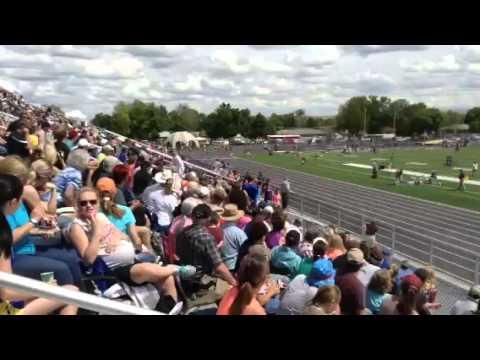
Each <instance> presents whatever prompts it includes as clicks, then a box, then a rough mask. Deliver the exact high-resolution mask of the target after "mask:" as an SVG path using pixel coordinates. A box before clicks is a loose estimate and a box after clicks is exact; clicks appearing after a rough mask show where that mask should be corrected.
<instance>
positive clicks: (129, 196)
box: [112, 164, 135, 206]
mask: <svg viewBox="0 0 480 360" xmlns="http://www.w3.org/2000/svg"><path fill="white" fill-rule="evenodd" d="M129 171H130V169H129V167H128V166H127V165H123V164H120V165H116V166H114V168H113V170H112V178H113V181H115V185H116V186H117V189H118V190H119V191H117V195H116V197H115V202H116V203H117V204H119V205H124V206H129V205H130V204H131V202H132V201H133V200H134V199H135V196H134V195H133V193H132V192H131V190H130V189H129V188H128V174H129Z"/></svg>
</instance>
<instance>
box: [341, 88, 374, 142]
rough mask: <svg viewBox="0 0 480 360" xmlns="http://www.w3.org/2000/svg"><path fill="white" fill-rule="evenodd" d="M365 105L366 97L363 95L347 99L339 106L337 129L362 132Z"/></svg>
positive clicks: (354, 132) (366, 104)
mask: <svg viewBox="0 0 480 360" xmlns="http://www.w3.org/2000/svg"><path fill="white" fill-rule="evenodd" d="M367 107H368V99H367V98H366V97H365V96H356V97H353V98H351V99H349V100H348V101H347V102H346V103H345V104H343V105H341V106H340V109H339V111H338V115H337V129H338V130H348V131H349V132H350V133H352V134H359V133H360V132H362V131H363V128H364V116H365V110H366V109H367ZM367 119H368V118H367Z"/></svg>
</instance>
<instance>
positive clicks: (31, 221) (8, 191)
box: [0, 174, 81, 286]
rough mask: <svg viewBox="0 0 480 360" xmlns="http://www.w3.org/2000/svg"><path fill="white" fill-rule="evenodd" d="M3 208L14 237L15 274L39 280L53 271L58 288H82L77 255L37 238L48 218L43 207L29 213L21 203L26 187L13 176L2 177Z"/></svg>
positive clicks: (0, 180)
mask: <svg viewBox="0 0 480 360" xmlns="http://www.w3.org/2000/svg"><path fill="white" fill-rule="evenodd" d="M0 189H2V192H0V208H1V212H2V213H3V214H4V215H5V217H6V219H7V221H8V224H9V225H10V230H11V231H12V235H13V247H12V252H13V254H14V256H15V261H14V262H13V272H14V273H15V274H18V275H22V276H26V277H29V278H32V279H37V280H40V278H41V277H40V274H41V273H43V272H53V273H54V276H55V279H56V280H57V282H58V284H59V285H73V284H75V285H77V286H79V285H80V278H81V272H80V267H79V265H78V257H77V256H76V254H75V253H74V252H69V251H67V250H65V249H61V248H57V247H49V246H42V244H43V242H44V241H45V238H44V237H43V236H38V235H40V234H42V233H43V232H44V231H42V230H41V229H39V224H40V221H42V220H43V219H44V217H45V211H44V208H43V206H42V205H39V206H37V207H35V208H33V209H31V211H30V213H29V212H28V211H27V208H26V206H25V203H24V202H23V201H22V194H23V186H22V183H21V181H20V180H19V179H18V178H17V177H15V176H13V175H6V174H2V175H0Z"/></svg>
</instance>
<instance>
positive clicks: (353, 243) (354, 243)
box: [333, 236, 360, 270]
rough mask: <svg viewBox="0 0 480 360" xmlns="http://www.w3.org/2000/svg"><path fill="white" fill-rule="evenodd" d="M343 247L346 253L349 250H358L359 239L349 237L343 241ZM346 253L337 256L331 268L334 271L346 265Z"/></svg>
mask: <svg viewBox="0 0 480 360" xmlns="http://www.w3.org/2000/svg"><path fill="white" fill-rule="evenodd" d="M344 245H345V249H346V250H347V253H348V250H350V249H360V239H358V238H355V237H351V236H350V237H347V239H346V240H345V241H344ZM347 253H345V254H343V255H340V256H337V258H336V259H335V260H334V261H333V267H334V268H335V269H336V270H339V269H342V268H343V267H344V266H345V265H346V264H347Z"/></svg>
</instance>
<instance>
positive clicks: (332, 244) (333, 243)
mask: <svg viewBox="0 0 480 360" xmlns="http://www.w3.org/2000/svg"><path fill="white" fill-rule="evenodd" d="M327 241H328V248H327V254H326V255H327V257H328V258H329V259H330V260H332V261H334V260H335V259H336V258H338V257H339V256H340V255H344V254H345V253H346V252H347V250H346V249H345V246H344V245H343V240H342V238H341V237H340V235H338V234H333V235H331V236H329V237H328V238H327Z"/></svg>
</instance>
